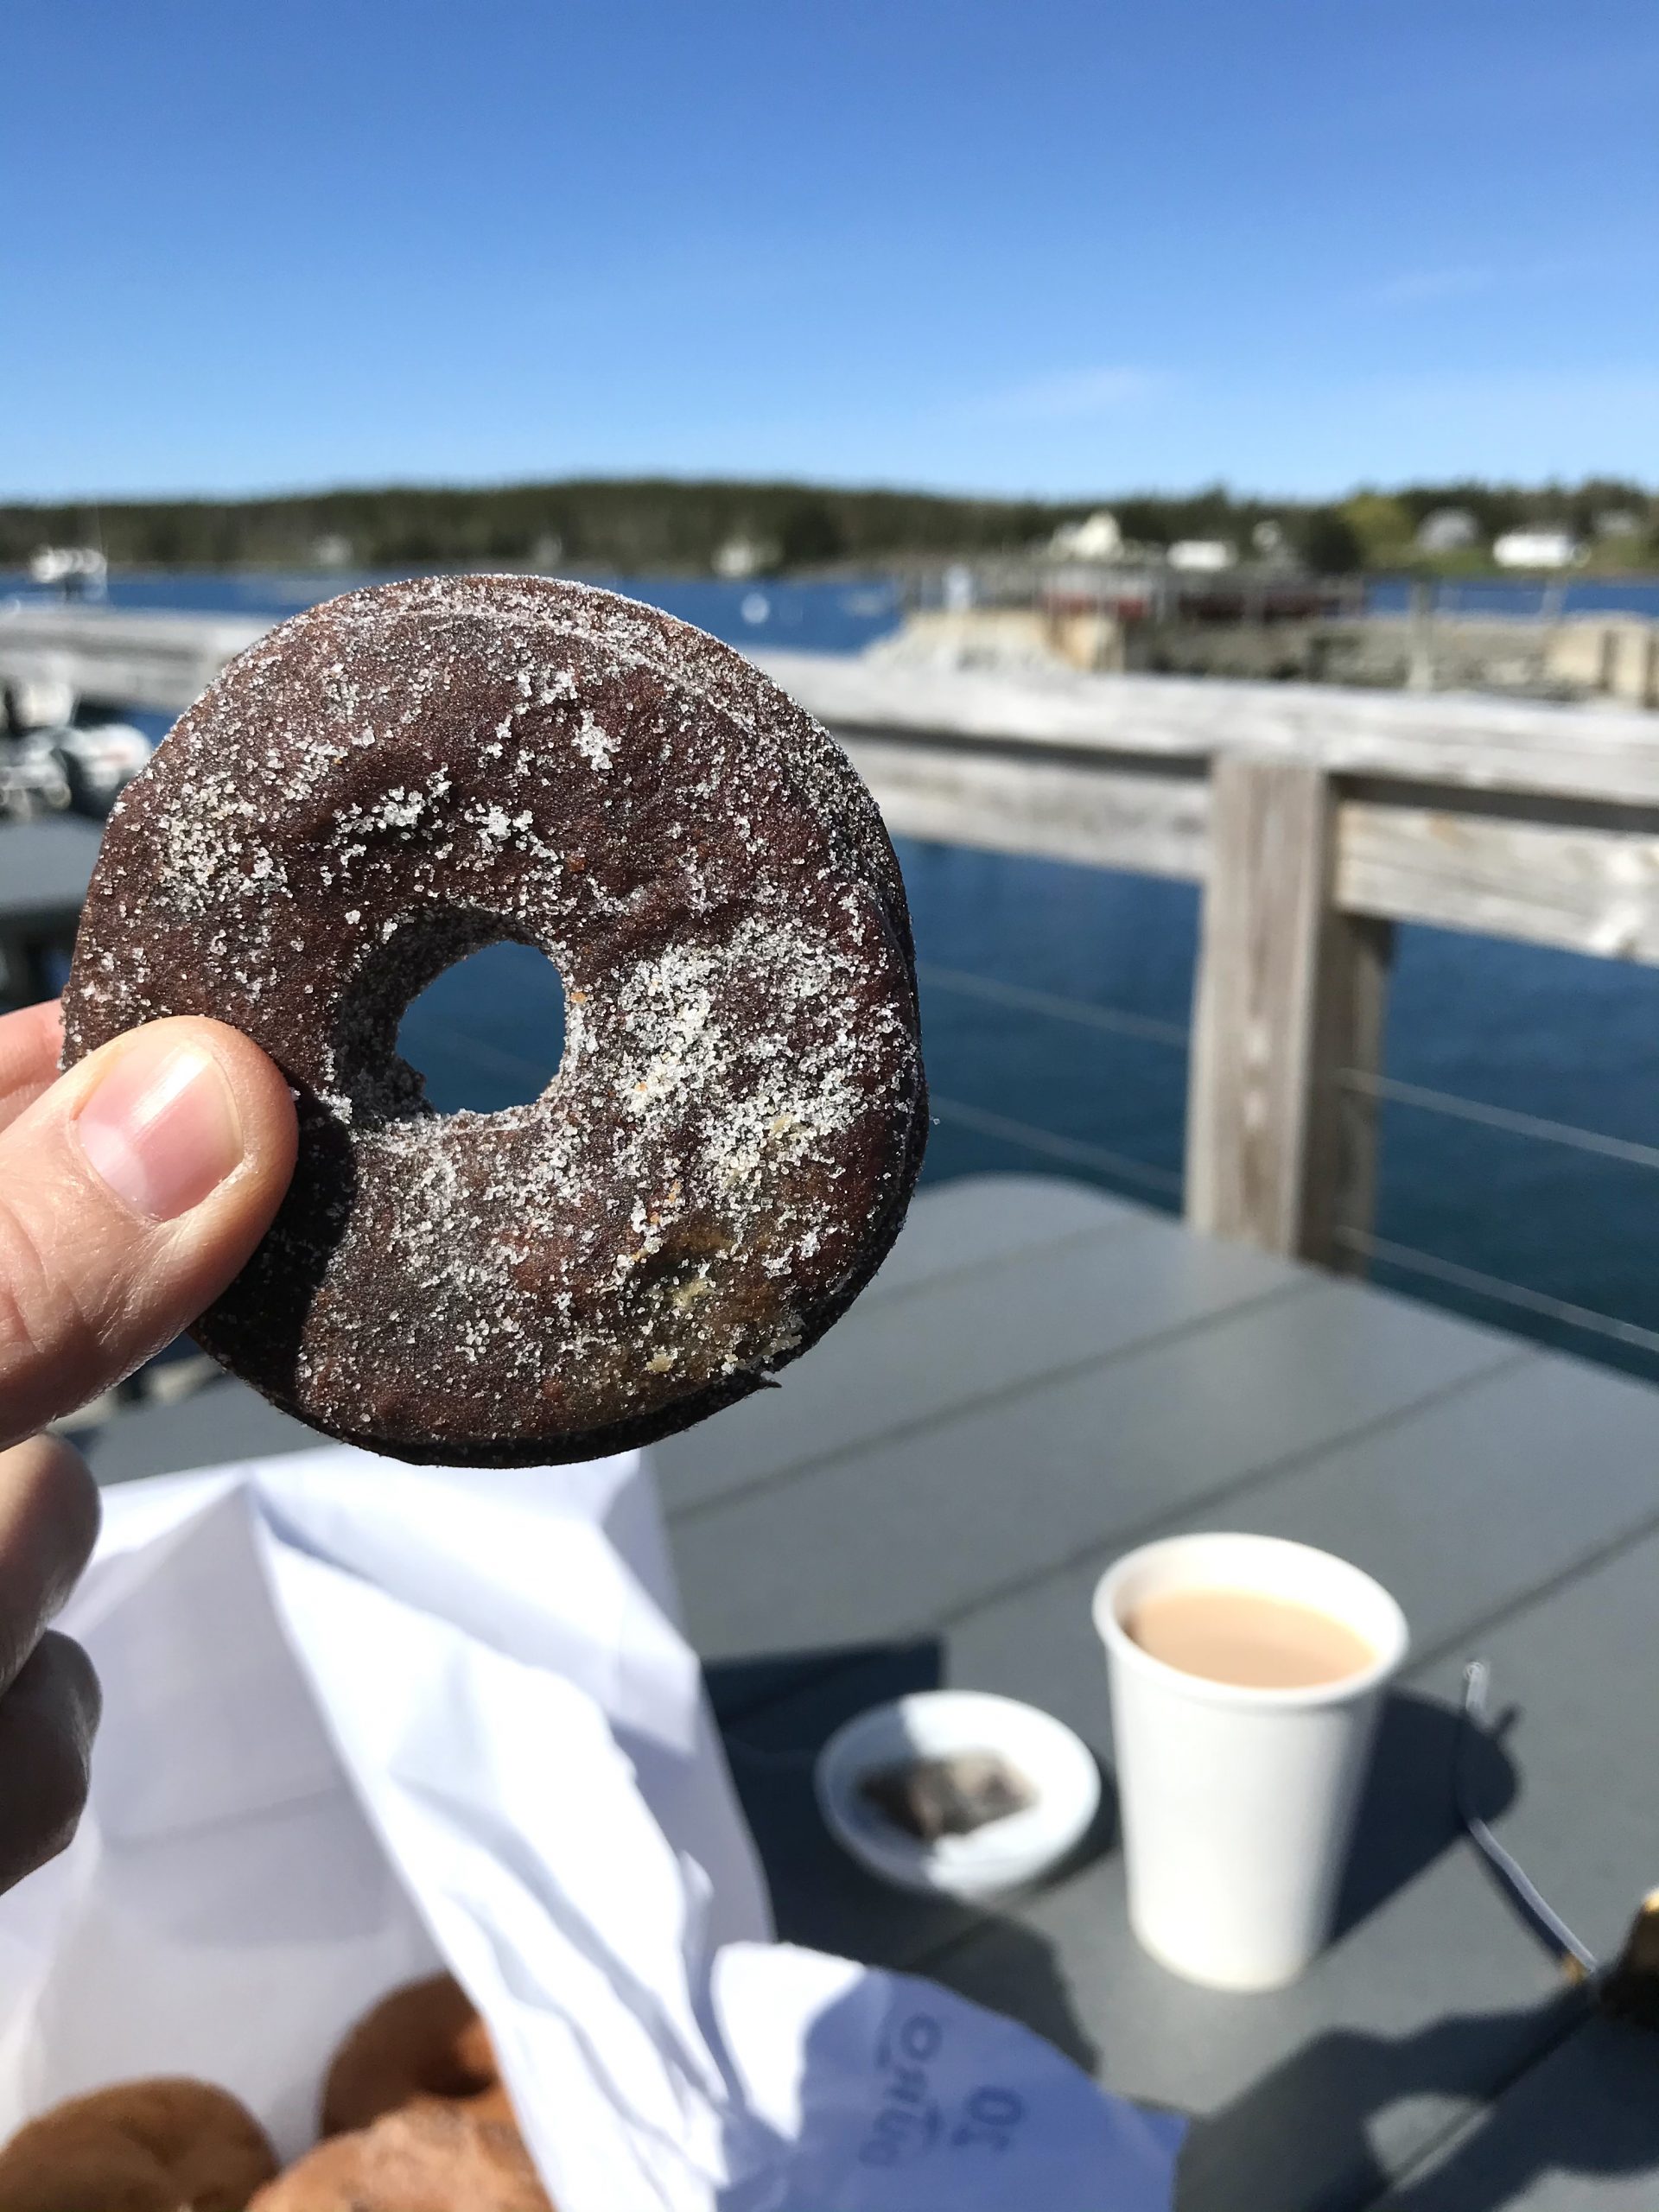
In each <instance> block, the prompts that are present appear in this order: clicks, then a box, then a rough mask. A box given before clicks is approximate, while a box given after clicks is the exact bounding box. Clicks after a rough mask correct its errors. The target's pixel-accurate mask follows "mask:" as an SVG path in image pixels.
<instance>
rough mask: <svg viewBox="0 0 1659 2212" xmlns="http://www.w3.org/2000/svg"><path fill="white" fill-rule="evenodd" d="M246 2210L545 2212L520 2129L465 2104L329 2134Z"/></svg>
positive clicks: (422, 2109)
mask: <svg viewBox="0 0 1659 2212" xmlns="http://www.w3.org/2000/svg"><path fill="white" fill-rule="evenodd" d="M247 2212H552V2205H551V2201H550V2198H549V2196H548V2194H547V2191H546V2190H544V2189H543V2187H542V2184H541V2181H540V2179H539V2177H537V2172H536V2169H535V2167H534V2165H533V2164H531V2157H530V2153H529V2152H528V2151H526V2150H525V2148H524V2140H523V2139H522V2137H521V2136H520V2135H519V2133H518V2129H517V2128H516V2127H515V2126H513V2124H512V2121H511V2120H480V2119H479V2118H478V2117H476V2115H474V2113H469V2112H467V2110H466V2109H465V2107H460V2106H455V2105H443V2104H427V2105H411V2106H410V2107H408V2108H407V2110H405V2111H403V2112H394V2113H387V2114H386V2116H385V2119H384V2120H376V2122H375V2123H374V2126H372V2127H368V2128H363V2129H359V2131H358V2132H357V2133H353V2134H351V2135H336V2136H334V2137H332V2138H331V2139H329V2140H328V2141H327V2143H321V2144H319V2145H318V2146H317V2148H316V2149H315V2151H312V2152H308V2154H307V2155H306V2156H305V2157H304V2158H301V2159H298V2160H297V2161H296V2163H295V2164H293V2165H291V2166H289V2168H288V2170H287V2171H286V2172H284V2173H283V2175H282V2177H280V2179H278V2180H277V2181H274V2182H272V2183H270V2186H269V2187H268V2188H265V2189H262V2190H260V2192H259V2194H258V2195H257V2196H256V2197H254V2198H253V2199H252V2201H251V2202H250V2204H249V2205H248V2207H247Z"/></svg>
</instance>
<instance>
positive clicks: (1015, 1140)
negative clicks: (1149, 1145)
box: [929, 1091, 1181, 1198]
mask: <svg viewBox="0 0 1659 2212" xmlns="http://www.w3.org/2000/svg"><path fill="white" fill-rule="evenodd" d="M929 1103H930V1104H931V1107H932V1109H933V1116H934V1119H935V1120H936V1121H939V1122H949V1123H952V1124H954V1125H955V1126H956V1127H957V1128H963V1129H972V1130H973V1131H974V1132H975V1134H976V1135H979V1136H983V1137H996V1138H1000V1139H1001V1141H1002V1142H1003V1143H1005V1144H1014V1145H1019V1146H1021V1147H1023V1148H1024V1149H1025V1150H1026V1151H1027V1152H1034V1153H1038V1154H1041V1156H1042V1157H1043V1158H1044V1159H1046V1160H1064V1161H1065V1163H1066V1164H1067V1166H1072V1167H1090V1168H1093V1169H1094V1170H1095V1171H1096V1173H1098V1174H1102V1175H1116V1176H1118V1177H1121V1178H1122V1180H1123V1181H1124V1182H1126V1183H1139V1184H1140V1185H1141V1186H1142V1187H1143V1188H1144V1189H1146V1190H1148V1191H1160V1192H1163V1193H1164V1194H1165V1196H1166V1197H1171V1198H1173V1197H1174V1196H1176V1195H1178V1194H1179V1191H1180V1187H1181V1179H1180V1177H1179V1175H1178V1174H1177V1173H1175V1172H1174V1170H1173V1168H1169V1167H1154V1166H1151V1165H1150V1164H1149V1162H1147V1161H1146V1160H1132V1159H1131V1158H1130V1157H1129V1156H1128V1154H1127V1153H1122V1152H1109V1151H1108V1150H1107V1148H1106V1147H1105V1146H1104V1145H1098V1144H1085V1143H1084V1141H1083V1139H1082V1138H1081V1137H1062V1136H1056V1135H1054V1133H1053V1131H1052V1130H1051V1129H1039V1128H1037V1127H1036V1126H1035V1125H1034V1124H1033V1123H1032V1122H1016V1121H1014V1120H1012V1119H1011V1118H1010V1117H1009V1116H1007V1115H1006V1114H988V1113H987V1112H986V1111H985V1109H983V1108H982V1107H980V1106H969V1105H967V1104H966V1103H964V1102H963V1100H961V1099H959V1098H942V1097H940V1096H939V1094H938V1091H935V1092H933V1094H932V1096H931V1099H930V1101H929Z"/></svg>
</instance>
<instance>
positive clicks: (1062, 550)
mask: <svg viewBox="0 0 1659 2212" xmlns="http://www.w3.org/2000/svg"><path fill="white" fill-rule="evenodd" d="M1048 550H1049V551H1050V552H1051V553H1052V554H1053V555H1054V556H1056V558H1057V559H1058V560H1062V561H1116V559H1117V557H1118V556H1119V555H1120V554H1121V553H1122V550H1123V533H1122V531H1121V530H1120V529H1119V528H1118V526H1117V517H1116V515H1115V514H1113V513H1111V512H1109V510H1108V509H1107V508H1105V507H1097V508H1096V510H1095V512H1094V513H1093V514H1091V515H1085V516H1084V518H1083V520H1082V521H1081V522H1063V523H1062V524H1060V526H1059V528H1058V530H1057V531H1055V533H1054V535H1053V537H1051V538H1050V539H1049V541H1048Z"/></svg>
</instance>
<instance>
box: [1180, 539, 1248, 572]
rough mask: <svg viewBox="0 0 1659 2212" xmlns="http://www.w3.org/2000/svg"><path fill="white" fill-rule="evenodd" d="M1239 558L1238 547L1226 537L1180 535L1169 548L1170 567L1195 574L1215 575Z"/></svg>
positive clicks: (1229, 566) (1228, 567)
mask: <svg viewBox="0 0 1659 2212" xmlns="http://www.w3.org/2000/svg"><path fill="white" fill-rule="evenodd" d="M1237 558H1238V548H1237V547H1236V545H1231V544H1230V543H1228V541H1227V540H1226V539H1225V538H1224V537H1178V538H1177V539H1176V541H1175V543H1173V545H1172V546H1171V547H1170V549H1169V565H1170V567H1171V568H1172V569H1185V570H1186V571H1187V573H1188V574H1189V575H1209V576H1212V575H1217V573H1218V571H1220V570H1221V569H1230V568H1231V567H1232V565H1233V563H1234V562H1235V561H1236V560H1237Z"/></svg>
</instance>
